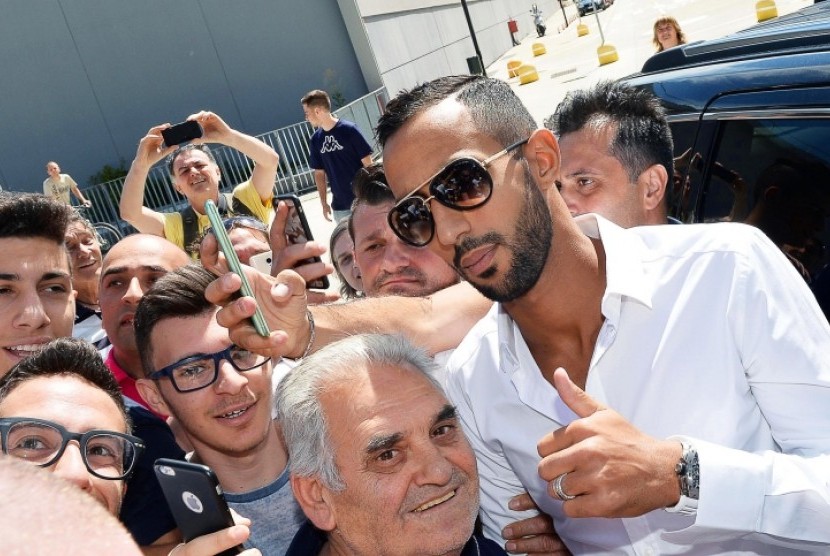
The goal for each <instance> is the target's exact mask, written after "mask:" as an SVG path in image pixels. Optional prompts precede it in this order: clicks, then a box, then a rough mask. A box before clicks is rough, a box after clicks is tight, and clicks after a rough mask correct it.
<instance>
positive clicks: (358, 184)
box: [349, 163, 395, 241]
mask: <svg viewBox="0 0 830 556" xmlns="http://www.w3.org/2000/svg"><path fill="white" fill-rule="evenodd" d="M352 191H353V192H354V201H352V215H354V213H355V211H356V210H357V208H358V207H360V206H361V205H368V206H370V207H376V206H378V205H382V204H384V203H394V202H395V194H394V193H392V190H391V189H389V185H388V184H387V183H386V174H385V173H384V172H383V165H381V164H380V163H375V164H372V165H371V166H368V167H366V168H361V169H360V170H358V171H357V174H356V175H355V177H354V181H352ZM349 236H350V237H351V238H352V241H354V218H353V217H349Z"/></svg>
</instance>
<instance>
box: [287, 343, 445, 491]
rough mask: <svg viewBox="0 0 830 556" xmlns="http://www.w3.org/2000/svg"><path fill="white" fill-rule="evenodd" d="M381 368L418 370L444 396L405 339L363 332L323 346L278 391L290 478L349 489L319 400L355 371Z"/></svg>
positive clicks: (428, 365)
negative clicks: (327, 390) (335, 454)
mask: <svg viewBox="0 0 830 556" xmlns="http://www.w3.org/2000/svg"><path fill="white" fill-rule="evenodd" d="M378 365H388V366H391V367H400V368H407V369H411V370H413V372H419V373H421V374H422V375H423V376H424V377H425V378H426V379H427V380H428V381H429V382H430V383H431V384H432V385H434V386H435V388H436V389H437V390H439V391H441V392H443V389H442V388H441V386H440V385H439V384H438V382H437V381H436V380H435V379H434V378H433V377H432V375H431V374H430V373H431V372H432V371H433V370H434V369H435V365H434V363H433V362H432V359H431V358H430V357H429V355H427V353H426V351H424V350H423V349H421V348H418V347H415V346H413V345H412V344H411V343H410V342H409V341H408V340H406V339H405V338H404V337H403V336H397V335H388V334H360V335H356V336H351V337H349V338H345V339H343V340H340V341H338V342H335V343H333V344H330V345H328V346H326V347H324V348H323V349H321V350H320V351H318V352H316V353H315V354H313V355H311V356H310V357H308V358H307V359H305V360H304V361H303V362H302V363H300V364H299V365H298V366H297V367H296V368H295V369H294V370H292V371H291V372H290V373H289V374H288V376H286V377H285V378H284V379H283V380H282V382H280V384H279V386H278V387H277V394H276V408H277V418H278V419H279V420H280V423H281V424H282V430H283V435H284V437H285V444H286V447H287V449H288V454H289V458H290V469H291V473H292V474H294V475H299V476H301V477H312V476H316V477H318V478H319V479H320V481H321V482H322V483H323V485H324V486H325V487H326V488H328V489H330V490H333V491H342V490H343V489H344V488H346V485H345V483H344V482H343V479H342V478H341V476H340V471H339V470H338V469H337V465H336V464H335V461H334V450H333V447H332V442H331V438H330V435H329V427H328V423H327V420H326V416H325V414H324V412H323V407H322V405H321V403H320V396H321V395H322V394H323V392H325V390H326V388H327V387H328V386H329V385H334V384H336V383H337V382H339V381H340V380H343V379H347V378H348V377H349V376H350V374H352V372H353V371H354V370H355V369H359V368H367V367H370V366H378Z"/></svg>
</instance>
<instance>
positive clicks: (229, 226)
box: [202, 216, 268, 237]
mask: <svg viewBox="0 0 830 556" xmlns="http://www.w3.org/2000/svg"><path fill="white" fill-rule="evenodd" d="M222 225H223V226H224V227H225V231H226V232H230V231H231V230H233V229H235V228H248V229H251V230H257V231H260V232H262V233H264V234H265V235H266V237H267V236H268V226H266V225H265V224H264V223H263V222H262V221H261V220H257V219H256V218H251V217H250V216H234V217H232V218H225V219H224V220H222ZM211 233H213V228H212V227H208V228H205V232H204V234H202V235H203V236H205V235H207V234H211Z"/></svg>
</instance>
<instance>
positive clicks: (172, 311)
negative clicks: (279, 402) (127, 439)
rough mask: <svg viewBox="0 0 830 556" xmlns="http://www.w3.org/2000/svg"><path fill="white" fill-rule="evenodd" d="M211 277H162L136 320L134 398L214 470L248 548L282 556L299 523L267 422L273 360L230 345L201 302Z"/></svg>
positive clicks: (186, 270) (283, 460) (277, 440)
mask: <svg viewBox="0 0 830 556" xmlns="http://www.w3.org/2000/svg"><path fill="white" fill-rule="evenodd" d="M213 278H214V276H213V275H212V274H211V273H210V272H208V271H207V270H205V269H204V268H202V267H201V266H197V265H189V266H186V267H183V268H180V269H177V270H174V271H172V272H170V273H169V274H167V275H165V276H164V277H162V278H160V279H159V280H158V281H157V282H156V283H155V284H154V285H153V287H152V288H150V290H148V291H147V292H146V293H145V294H144V297H143V298H142V300H141V302H140V303H139V306H138V310H137V311H136V314H135V333H136V344H137V348H138V352H139V353H140V354H141V360H142V364H143V368H144V373H145V378H142V379H140V380H139V381H138V388H139V391H140V392H141V395H142V396H143V397H144V399H145V400H147V402H148V403H149V404H150V406H151V407H152V408H154V409H155V410H156V411H158V412H160V413H163V414H166V415H171V416H172V417H175V419H176V420H177V421H178V423H179V424H180V426H181V427H182V428H183V429H184V431H185V433H187V437H188V439H189V440H190V443H191V444H192V446H193V449H194V453H193V457H192V459H193V460H194V461H198V462H199V463H203V464H205V465H207V466H209V467H211V468H212V469H213V470H214V471H215V472H216V475H217V477H218V479H219V483H220V484H221V486H222V489H223V490H224V491H225V498H226V499H227V501H228V504H229V506H230V507H231V508H232V509H234V510H236V511H237V512H238V513H239V514H240V515H242V516H243V517H246V518H248V519H250V520H251V523H252V525H251V537H250V540H249V541H248V542H247V543H246V547H249V548H259V549H260V550H262V552H263V553H266V554H284V553H285V550H286V549H287V548H288V544H289V543H290V542H291V539H292V538H293V536H294V534H295V532H296V530H297V529H298V528H299V526H300V524H301V523H302V512H301V511H300V510H299V507H298V506H297V504H296V502H295V501H294V498H293V496H292V494H291V487H290V486H289V484H288V471H287V465H286V464H287V454H286V450H285V447H284V446H283V442H282V439H281V437H280V433H279V430H278V428H277V425H276V424H275V423H274V422H273V421H272V419H271V410H272V405H273V403H272V401H273V389H272V379H273V376H272V375H273V364H272V361H271V360H270V359H269V358H268V357H265V356H262V355H259V354H257V353H255V352H252V351H249V350H247V349H243V348H240V347H238V346H236V345H234V344H233V343H232V342H231V340H230V339H229V337H228V331H227V329H225V328H223V327H222V326H220V325H219V324H218V323H217V322H216V316H215V315H216V310H217V307H216V306H215V305H213V304H211V303H210V302H208V301H207V300H206V299H205V296H204V290H205V287H206V286H207V285H208V284H209V283H210V282H211V281H212V280H213Z"/></svg>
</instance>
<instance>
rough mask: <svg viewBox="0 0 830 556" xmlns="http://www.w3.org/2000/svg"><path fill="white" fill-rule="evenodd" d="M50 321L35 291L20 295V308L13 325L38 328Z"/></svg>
mask: <svg viewBox="0 0 830 556" xmlns="http://www.w3.org/2000/svg"><path fill="white" fill-rule="evenodd" d="M50 323H51V320H50V319H49V315H48V314H47V313H46V309H45V308H44V307H43V300H42V299H41V298H40V295H38V293H37V292H36V291H31V292H28V293H26V294H24V295H22V296H21V297H20V309H19V311H18V314H17V318H16V319H15V321H14V324H15V326H17V327H24V328H32V329H38V328H42V327H44V326H48V325H49V324H50Z"/></svg>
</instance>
